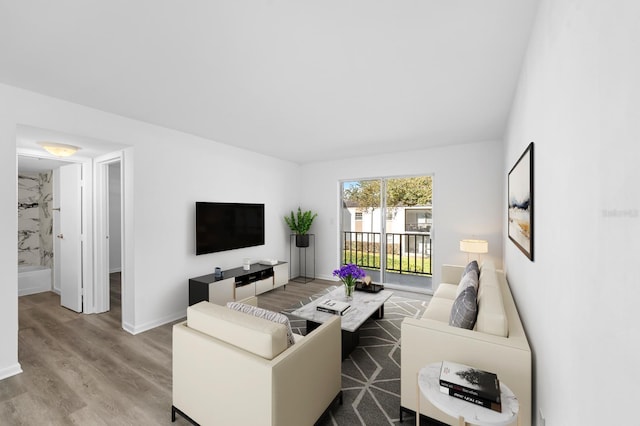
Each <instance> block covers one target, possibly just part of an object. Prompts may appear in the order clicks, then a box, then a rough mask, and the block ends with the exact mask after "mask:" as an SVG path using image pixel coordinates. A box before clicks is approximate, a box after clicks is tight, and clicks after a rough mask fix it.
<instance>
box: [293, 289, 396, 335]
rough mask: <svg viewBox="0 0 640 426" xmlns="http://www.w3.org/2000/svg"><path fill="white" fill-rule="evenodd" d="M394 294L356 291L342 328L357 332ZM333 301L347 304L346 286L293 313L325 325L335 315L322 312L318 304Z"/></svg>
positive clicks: (389, 292)
mask: <svg viewBox="0 0 640 426" xmlns="http://www.w3.org/2000/svg"><path fill="white" fill-rule="evenodd" d="M392 294H393V292H392V291H389V290H381V291H379V292H377V293H367V292H365V291H354V292H353V300H351V301H349V302H348V303H349V304H350V305H351V309H350V310H349V312H347V313H346V314H345V315H343V316H342V318H341V328H342V329H343V330H346V331H350V332H355V331H356V330H357V329H358V328H360V326H361V325H362V324H363V323H364V322H365V321H366V320H367V319H369V318H370V317H371V315H373V313H374V312H375V311H377V310H378V309H379V308H380V307H381V306H382V305H383V304H384V302H386V301H387V299H389V298H390V297H391V295H392ZM327 299H333V300H340V301H343V302H347V298H346V296H345V294H344V286H339V287H337V288H336V289H334V290H332V291H331V292H329V293H327V294H326V295H324V296H321V297H319V298H317V299H316V300H314V301H312V302H309V303H307V304H306V305H304V306H302V307H300V308H298V309H296V310H295V311H293V312H291V315H295V316H297V317H299V318H302V319H306V320H308V321H313V322H317V323H323V322H325V321H327V320H328V319H329V318H332V317H333V316H334V315H333V314H329V313H327V312H320V311H318V310H317V309H316V307H317V306H318V304H319V303H320V302H322V301H324V300H327Z"/></svg>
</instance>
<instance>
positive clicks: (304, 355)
mask: <svg viewBox="0 0 640 426" xmlns="http://www.w3.org/2000/svg"><path fill="white" fill-rule="evenodd" d="M286 333H287V327H286V326H285V325H283V324H277V323H274V322H271V321H268V320H265V319H262V318H256V317H253V316H251V315H248V314H245V313H241V312H237V311H233V310H231V309H228V308H226V307H224V306H218V305H214V304H212V303H209V302H200V303H198V304H196V305H193V306H190V307H189V308H188V310H187V321H185V322H183V323H180V324H176V325H175V326H174V327H173V406H172V420H174V421H175V416H176V413H178V414H180V415H182V416H184V417H186V418H188V419H189V420H190V421H192V422H193V423H198V424H200V425H202V426H205V425H214V424H215V425H249V424H250V425H278V426H289V425H290V426H299V425H312V424H314V423H315V422H316V421H317V420H318V418H319V417H320V416H322V414H323V413H324V411H325V410H326V409H327V408H328V407H329V406H330V405H331V404H332V402H333V401H335V400H336V399H340V401H341V402H342V391H341V332H340V318H339V317H335V318H332V319H331V320H330V321H327V322H326V323H325V324H323V325H321V326H320V327H318V328H317V329H315V330H314V331H313V332H311V333H309V334H308V335H307V336H298V335H294V339H295V341H296V343H295V344H293V345H292V346H290V347H287V336H286Z"/></svg>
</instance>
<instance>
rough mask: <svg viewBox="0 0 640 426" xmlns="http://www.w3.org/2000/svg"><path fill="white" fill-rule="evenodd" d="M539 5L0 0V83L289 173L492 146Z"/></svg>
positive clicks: (528, 0) (422, 0)
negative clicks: (350, 159) (279, 162)
mask: <svg viewBox="0 0 640 426" xmlns="http://www.w3.org/2000/svg"><path fill="white" fill-rule="evenodd" d="M536 5H537V0H482V1H480V0H384V1H382V0H351V1H349V0H323V1H311V0H307V1H304V0H254V1H249V0H236V1H222V0H191V1H188V2H184V1H179V0H137V1H129V0H110V1H104V0H102V1H100V0H59V1H55V2H52V1H50V0H21V1H10V0H0V82H2V83H5V84H9V85H13V86H18V87H21V88H25V89H28V90H32V91H35V92H39V93H43V94H46V95H49V96H54V97H57V98H61V99H65V100H69V101H72V102H76V103H79V104H83V105H87V106H90V107H94V108H97V109H100V110H104V111H109V112H113V113H116V114H120V115H123V116H127V117H131V118H134V119H138V120H142V121H146V122H149V123H154V124H158V125H161V126H165V127H169V128H173V129H177V130H181V131H184V132H187V133H191V134H195V135H199V136H202V137H205V138H208V139H211V140H215V141H218V142H222V143H226V144H230V145H235V146H238V147H242V148H247V149H250V150H253V151H257V152H262V153H265V154H269V155H273V156H275V157H279V158H283V159H286V160H291V161H295V162H298V163H307V162H314V161H322V160H328V159H332V158H337V157H340V156H354V155H363V154H377V153H384V152H390V151H396V150H402V151H406V150H414V149H421V148H425V147H430V146H438V145H446V144H457V143H467V142H478V141H483V140H494V139H501V138H502V135H503V132H504V129H505V125H506V122H507V118H508V114H509V109H510V106H511V101H512V98H513V95H514V91H515V86H516V82H517V78H518V75H519V71H520V67H521V63H522V59H523V55H524V51H525V49H526V43H527V41H528V37H529V32H530V28H531V23H532V20H533V16H534V14H535V9H536Z"/></svg>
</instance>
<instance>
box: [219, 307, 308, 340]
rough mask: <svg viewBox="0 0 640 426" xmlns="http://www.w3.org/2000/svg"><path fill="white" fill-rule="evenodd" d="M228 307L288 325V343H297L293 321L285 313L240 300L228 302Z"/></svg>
mask: <svg viewBox="0 0 640 426" xmlns="http://www.w3.org/2000/svg"><path fill="white" fill-rule="evenodd" d="M227 308H229V309H233V310H234V311H238V312H243V313H245V314H249V315H253V316H254V317H258V318H264V319H266V320H269V321H273V322H276V323H279V324H284V325H285V326H286V327H287V343H288V346H291V345H293V344H294V343H296V341H295V339H294V338H293V330H292V329H291V323H290V322H289V318H287V317H286V316H285V315H283V314H280V313H278V312H273V311H269V310H267V309H263V308H258V307H257V306H253V305H247V304H245V303H240V302H228V303H227Z"/></svg>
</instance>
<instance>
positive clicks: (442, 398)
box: [418, 362, 520, 426]
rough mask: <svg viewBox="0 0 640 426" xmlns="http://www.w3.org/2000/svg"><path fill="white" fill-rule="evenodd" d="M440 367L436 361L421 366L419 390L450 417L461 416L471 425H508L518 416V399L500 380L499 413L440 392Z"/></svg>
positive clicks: (440, 364)
mask: <svg viewBox="0 0 640 426" xmlns="http://www.w3.org/2000/svg"><path fill="white" fill-rule="evenodd" d="M441 367H442V363H440V362H436V363H433V364H429V365H427V366H426V367H423V368H422V369H420V372H419V373H418V386H419V387H420V392H421V393H422V394H423V395H424V396H425V397H427V399H428V400H429V402H431V403H432V404H433V405H435V406H436V408H438V409H440V410H442V411H443V412H444V413H446V414H448V415H450V416H452V417H456V418H459V417H463V418H464V420H465V421H466V422H467V423H470V424H473V425H486V426H489V425H491V426H498V425H510V424H512V423H513V422H514V420H515V419H516V418H517V417H518V410H519V408H520V405H519V404H518V400H517V398H516V396H515V395H514V394H513V392H512V391H511V389H509V388H508V387H507V385H505V384H504V383H502V382H500V401H501V402H502V412H501V413H499V412H497V411H493V410H491V409H489V408H484V407H481V406H479V405H476V404H473V403H471V402H467V401H463V400H461V399H458V398H455V397H453V396H449V395H445V394H444V393H442V392H440V368H441Z"/></svg>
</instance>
